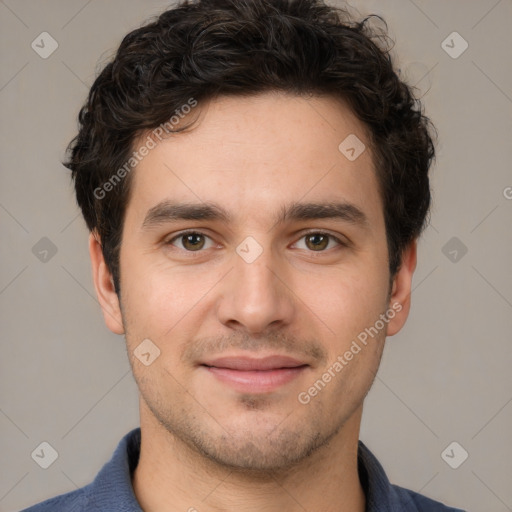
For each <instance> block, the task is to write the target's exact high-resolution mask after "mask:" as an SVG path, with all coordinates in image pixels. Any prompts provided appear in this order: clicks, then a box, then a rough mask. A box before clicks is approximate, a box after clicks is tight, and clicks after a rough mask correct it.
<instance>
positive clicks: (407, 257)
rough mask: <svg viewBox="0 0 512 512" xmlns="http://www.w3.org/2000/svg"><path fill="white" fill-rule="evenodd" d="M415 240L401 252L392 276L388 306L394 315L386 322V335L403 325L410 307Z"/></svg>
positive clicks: (415, 248)
mask: <svg viewBox="0 0 512 512" xmlns="http://www.w3.org/2000/svg"><path fill="white" fill-rule="evenodd" d="M416 250H417V240H413V241H412V242H411V243H410V245H409V246H408V247H407V248H406V249H405V250H404V252H403V254H402V264H401V266H400V269H399V270H398V272H397V273H396V275H395V277H394V278H393V286H392V289H391V297H390V299H389V308H390V309H391V310H393V311H395V316H394V317H393V318H391V316H389V318H390V320H389V322H388V328H387V333H386V335H387V336H393V335H394V334H396V333H397V332H398V331H400V329H402V327H403V326H404V325H405V321H406V320H407V317H408V316H409V310H410V308H411V286H412V276H413V274H414V270H415V269H416V262H417V255H416Z"/></svg>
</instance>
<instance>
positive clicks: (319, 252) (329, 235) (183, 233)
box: [165, 229, 348, 254]
mask: <svg viewBox="0 0 512 512" xmlns="http://www.w3.org/2000/svg"><path fill="white" fill-rule="evenodd" d="M186 235H202V236H204V237H207V238H210V240H211V237H210V236H208V235H207V234H206V233H203V232H201V231H197V230H194V229H191V230H186V231H182V232H180V233H178V234H177V235H174V236H173V237H172V238H170V239H169V240H167V241H166V242H165V245H171V246H172V243H173V242H174V241H175V240H178V239H180V238H182V237H184V236H186ZM308 235H322V236H327V237H329V238H330V239H332V240H334V241H336V242H337V243H338V244H339V246H341V247H348V243H347V242H344V241H343V240H341V239H340V238H338V237H337V236H334V235H332V234H331V233H328V232H326V231H308V232H307V233H303V234H302V236H301V237H300V238H299V240H301V239H302V238H304V237H306V236H308ZM180 250H183V251H184V252H187V253H188V254H194V253H197V254H201V253H202V252H204V251H205V250H206V249H204V250H198V251H188V250H186V249H180ZM331 250H332V249H331ZM328 251H329V249H324V250H322V251H309V252H311V253H312V254H315V253H318V254H322V253H325V252H328Z"/></svg>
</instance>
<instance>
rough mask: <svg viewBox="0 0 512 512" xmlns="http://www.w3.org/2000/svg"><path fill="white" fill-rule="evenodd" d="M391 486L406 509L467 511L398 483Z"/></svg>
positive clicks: (424, 511) (421, 511) (442, 511)
mask: <svg viewBox="0 0 512 512" xmlns="http://www.w3.org/2000/svg"><path fill="white" fill-rule="evenodd" d="M391 487H392V489H393V491H394V493H395V496H396V499H397V500H398V501H399V503H400V504H401V505H403V506H404V510H414V511H418V512H465V511H464V510H462V509H460V508H453V507H449V506H447V505H443V503H440V502H439V501H435V500H433V499H431V498H427V497H426V496H423V495H422V494H419V493H417V492H414V491H411V490H409V489H405V488H404V487H400V486H398V485H391ZM413 507H415V508H413Z"/></svg>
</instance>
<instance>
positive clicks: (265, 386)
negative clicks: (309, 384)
mask: <svg viewBox="0 0 512 512" xmlns="http://www.w3.org/2000/svg"><path fill="white" fill-rule="evenodd" d="M201 366H202V367H203V368H205V369H206V370H207V371H208V372H209V373H210V374H211V375H213V376H214V377H215V378H216V379H218V380H220V381H221V382H223V383H225V384H227V385H229V386H230V387H232V388H234V389H235V390H237V391H239V392H243V393H268V392H271V391H273V390H275V389H277V388H279V387H281V386H284V385H285V384H287V383H289V382H291V381H292V380H294V379H296V378H297V377H299V375H301V374H302V373H303V372H304V371H305V370H306V369H307V368H309V365H308V364H307V363H304V362H302V361H298V360H297V359H294V358H291V357H288V356H280V355H273V356H267V357H263V358H251V357H243V356H238V357H220V358H217V359H214V360H210V361H207V362H204V363H202V365H201Z"/></svg>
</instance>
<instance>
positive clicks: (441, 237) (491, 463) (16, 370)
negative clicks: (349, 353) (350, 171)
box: [0, 0, 512, 512]
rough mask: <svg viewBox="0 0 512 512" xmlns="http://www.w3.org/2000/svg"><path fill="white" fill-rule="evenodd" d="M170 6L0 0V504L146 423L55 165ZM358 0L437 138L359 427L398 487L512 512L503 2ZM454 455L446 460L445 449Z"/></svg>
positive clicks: (54, 483)
mask: <svg viewBox="0 0 512 512" xmlns="http://www.w3.org/2000/svg"><path fill="white" fill-rule="evenodd" d="M169 5H171V4H169V2H165V1H161V0H146V1H142V0H123V1H121V0H108V1H102V2H100V1H99V0H89V1H86V0H66V1H64V0H37V1H36V0H5V1H1V2H0V16H1V27H0V41H1V66H0V109H1V138H0V144H1V150H0V162H1V188H0V223H1V230H2V244H1V246H0V247H1V248H0V251H1V253H0V254H1V266H0V307H1V318H0V321H1V333H2V339H1V356H0V365H1V368H0V372H1V373H0V383H1V384H0V385H1V396H0V406H1V411H0V429H1V441H0V443H1V444H0V461H1V478H0V510H2V511H16V510H20V509H21V508H24V507H26V506H28V505H31V504H33V503H36V502H38V501H41V500H43V499H46V498H49V497H51V496H54V495H56V494H60V493H63V492H67V491H70V490H73V489H75V488H77V487H81V486H83V485H85V484H87V483H89V482H90V481H91V480H92V479H93V478H94V477H95V475H96V474H97V472H98V471H99V470H100V468H101V467H102V465H103V464H104V463H105V462H106V461H107V460H108V459H109V458H110V456H111V454H112V452H113V450H114V449H115V447H116V446H117V443H118V442H119V440H120V439H121V437H122V436H123V435H124V434H125V433H127V432H128V431H129V430H130V429H132V428H134V427H136V426H138V424H139V423H138V422H139V419H138V395H137V387H136V385H135V383H134V380H133V378H132V375H131V370H130V367H129V363H128V358H127V355H126V350H125V345H124V338H123V337H121V336H116V335H114V334H112V333H111V332H110V331H108V330H107V328H106V327H105V325H104V323H103V318H102V315H101V312H100V308H99V305H98V303H97V301H96V298H95V294H94V289H93V285H92V279H91V271H90V263H89V256H88V251H87V234H88V233H87V230H86V228H85V224H84V222H83V219H82V218H81V216H80V214H79V211H78V208H77V206H76V204H75V199H74V196H73V191H72V188H71V182H70V173H69V171H67V170H66V169H65V168H64V167H63V166H62V165H61V160H62V159H63V156H64V151H65V148H66V145H67V143H68V142H69V140H70V139H71V138H72V137H73V136H74V135H75V133H76V128H77V119H76V117H77V113H78V110H79V108H80V106H81V105H82V103H83V101H84V100H85V97H86V94H87V92H88V89H89V87H90V86H91V84H92V82H93V80H94V78H95V76H96V74H97V72H98V70H99V69H100V68H101V66H102V65H103V64H104V63H105V62H106V61H107V59H108V58H109V57H110V56H111V55H112V53H113V52H114V50H115V49H116V48H117V45H118V44H119V42H120V40H121V38H122V37H123V36H124V35H125V34H126V33H127V32H128V31H130V30H132V29H134V28H137V27H138V26H140V25H141V24H142V23H143V22H144V20H146V19H147V18H149V17H151V16H154V15H157V14H158V13H160V12H161V11H162V10H164V9H165V8H166V7H167V6H169ZM352 5H353V6H354V7H356V8H357V9H358V10H359V11H360V13H361V14H363V15H364V14H369V13H376V14H381V15H382V16H383V17H384V18H385V19H386V21H387V23H388V25H389V33H390V36H391V37H392V38H393V39H395V40H396V46H395V48H394V54H395V55H396V58H397V65H398V67H399V68H400V72H401V74H402V76H403V77H404V78H405V79H406V80H407V81H408V82H409V83H411V84H413V85H415V86H416V87H417V88H418V91H419V94H420V95H421V97H422V99H423V103H424V106H425V109H426V112H427V113H428V115H429V116H430V117H431V119H432V121H433V122H434V124H435V125H436V127H437V129H438V132H439V144H438V148H437V149H438V158H437V162H436V165H435V167H434V168H433V169H432V187H433V194H434V203H433V208H432V216H431V225H430V226H429V227H428V229H427V230H426V232H425V234H424V236H423V238H422V239H421V242H420V246H419V263H418V268H417V271H416V274H415V279H414V291H413V294H412V310H411V314H410V317H409V321H408V323H407V325H406V326H405V328H404V329H403V330H402V331H401V332H400V333H399V334H398V335H397V336H394V337H390V338H388V340H387V346H386V349H385V352H384V357H383V360H382V365H381V368H380V370H379V373H378V376H377V378H376V380H375V383H374V385H373V388H372V389H371V391H370V393H369V395H368V397H367V400H366V405H365V411H364V415H363V422H362V427H361V439H362V440H363V441H364V442H365V443H366V444H367V446H368V447H369V448H370V449H371V450H372V451H373V452H374V454H375V455H376V456H377V457H378V459H379V460H380V462H381V463H382V465H383V466H384V468H385V470H386V472H387V474H388V476H389V478H390V480H391V481H392V482H393V483H395V484H398V485H401V486H403V487H407V488H410V489H413V490H416V491H419V492H421V493H423V494H426V495H428V496H430V497H432V498H435V499H438V500H441V501H443V502H445V503H447V504H450V505H454V506H458V507H461V508H466V509H468V510H471V511H485V512H499V511H509V510H512V486H511V485H510V482H511V481H512V464H511V460H512V443H511V437H510V432H512V404H511V401H512V385H511V384H512V376H511V371H510V368H511V365H512V343H511V341H512V340H511V331H512V271H511V262H512V237H511V233H510V226H511V220H512V199H511V198H512V188H511V187H512V172H511V162H512V149H511V148H512V144H511V135H512V69H511V54H510V49H511V48H512V35H511V34H512V31H511V30H510V23H511V21H512V2H510V0H499V1H497V0H481V1H480V0H478V1H477V0H473V1H469V0H466V1H462V0H457V1H456V0H430V1H426V0H424V1H422V0H414V1H413V0H402V1H392V0H384V1H382V0H381V1H376V0H375V1H372V0H364V1H358V2H355V1H354V2H353V3H352ZM43 32H46V33H47V34H43V35H41V34H42V33H43ZM454 32H456V33H457V34H454ZM49 36H50V37H51V39H50V37H49ZM42 38H44V41H45V42H44V44H41V42H40V41H41V39H42ZM52 39H53V41H52ZM33 42H34V44H33ZM38 42H39V43H38ZM37 44H38V45H39V46H37ZM466 44H467V45H468V46H467V48H466V49H465V51H463V52H462V50H463V49H464V48H465V46H466ZM52 45H53V46H52ZM55 45H58V47H57V48H56V49H55V51H54V52H53V53H52V54H51V55H49V56H46V58H43V57H42V56H41V54H43V55H44V52H49V51H50V50H52V49H53V47H54V46H55ZM43 46H44V48H42V47H43ZM461 52H462V53H461ZM43 442H46V443H49V444H50V445H51V446H52V447H53V449H54V450H55V451H56V452H57V453H58V458H57V459H56V460H55V462H54V463H53V464H52V465H51V466H50V467H49V468H48V469H43V468H41V467H40V466H39V465H38V464H37V463H36V460H35V459H36V458H35V457H34V458H33V457H32V454H33V453H34V452H36V453H37V450H40V449H41V448H40V446H41V443H43ZM454 442H455V443H457V444H452V443H454ZM43 446H46V445H43ZM447 448H448V450H447V451H445V449H447ZM466 452H467V454H468V456H467V459H466V460H464V462H462V463H461V464H460V465H459V467H457V468H456V469H454V468H452V467H451V466H450V465H449V464H448V463H447V461H449V462H450V463H451V464H452V465H457V464H459V463H460V462H461V460H463V459H464V457H465V453H466ZM443 453H444V456H443V455H442V454H443ZM447 454H448V457H447Z"/></svg>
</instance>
